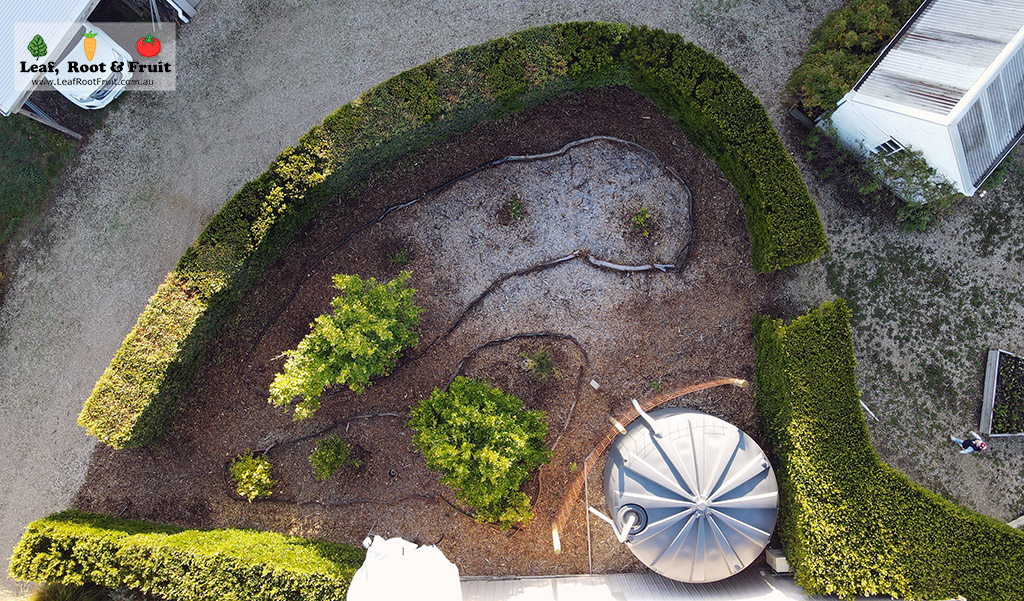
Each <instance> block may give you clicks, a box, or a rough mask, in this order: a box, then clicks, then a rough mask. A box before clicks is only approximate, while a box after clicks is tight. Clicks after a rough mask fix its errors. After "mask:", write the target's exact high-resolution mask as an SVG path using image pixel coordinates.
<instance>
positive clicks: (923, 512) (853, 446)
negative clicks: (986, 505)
mask: <svg viewBox="0 0 1024 601" xmlns="http://www.w3.org/2000/svg"><path fill="white" fill-rule="evenodd" d="M849 317H850V311H849V309H847V307H846V304H845V303H844V302H843V301H842V300H837V301H835V302H831V303H825V304H824V305H822V307H821V308H819V309H814V310H812V311H810V312H809V313H807V314H806V315H804V316H802V317H799V318H797V319H795V320H793V322H792V323H790V324H789V325H783V324H782V322H781V321H780V320H776V319H770V318H766V317H757V318H755V320H754V340H755V353H756V363H757V364H756V370H755V375H754V380H755V386H756V393H755V396H754V399H755V403H756V406H757V411H758V414H759V416H760V420H761V424H762V429H763V431H764V432H765V433H766V434H767V436H768V438H769V439H770V441H771V443H772V446H773V448H774V450H775V454H776V456H777V458H778V469H777V472H776V474H777V476H778V479H779V491H780V494H781V500H782V505H781V508H780V519H779V535H780V537H781V538H782V543H783V546H784V547H785V549H786V557H787V559H788V560H789V562H790V564H791V565H792V566H793V569H794V573H795V580H796V582H797V583H798V584H799V585H800V586H802V587H803V588H804V589H805V590H806V591H807V592H808V593H812V594H835V595H838V596H840V597H844V598H851V597H853V596H854V595H863V596H867V595H891V596H893V597H899V598H902V599H948V598H953V597H957V596H958V595H962V596H964V597H966V598H967V599H968V600H969V601H999V600H1011V599H1014V600H1015V599H1020V598H1021V597H1022V596H1024V533H1021V532H1019V531H1017V530H1014V529H1013V528H1010V527H1009V526H1007V525H1006V524H1004V523H1002V522H999V521H997V520H994V519H992V518H989V517H987V516H984V515H980V514H977V513H974V512H971V511H968V510H966V509H964V508H962V507H959V506H957V505H954V504H953V503H950V502H948V501H946V500H944V499H942V498H941V497H939V496H938V495H936V494H935V493H932V492H930V491H928V490H925V489H924V488H922V487H921V486H918V485H917V484H914V483H913V482H911V481H910V480H909V479H907V477H906V476H904V475H903V474H901V473H900V472H898V471H896V470H894V469H892V468H891V467H889V466H887V465H885V464H883V463H882V462H881V460H880V459H879V458H878V455H877V453H876V452H875V450H874V448H873V447H872V446H871V441H870V438H869V436H868V430H867V426H866V424H865V422H864V417H863V414H862V413H861V408H860V403H859V397H860V393H859V391H858V390H857V387H856V381H855V379H854V366H855V363H856V361H855V359H854V355H853V341H852V337H851V333H850V326H849Z"/></svg>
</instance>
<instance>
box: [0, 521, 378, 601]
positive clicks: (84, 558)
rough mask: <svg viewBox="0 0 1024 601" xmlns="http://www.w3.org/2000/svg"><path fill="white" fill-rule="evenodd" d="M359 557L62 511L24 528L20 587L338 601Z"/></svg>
mask: <svg viewBox="0 0 1024 601" xmlns="http://www.w3.org/2000/svg"><path fill="white" fill-rule="evenodd" d="M365 557H366V552H365V551H363V550H362V549H359V548H357V547H351V546H348V545H339V544H334V543H328V542H323V541H316V540H308V539H302V538H294V537H288V536H283V535H280V534H276V533H273V532H260V531H256V530H232V529H220V530H185V529H182V528H177V527H174V526H164V525H160V524H153V523H149V522H142V521H135V520H122V519H118V518H113V517H110V516H105V515H96V514H88V513H82V512H79V511H65V512H62V513H57V514H54V515H51V516H49V517H45V518H43V519H40V520H36V521H35V522H32V523H31V524H29V526H28V529H27V530H26V532H25V535H24V537H22V539H21V541H20V542H19V543H18V545H17V546H16V547H15V548H14V555H13V557H11V565H10V574H11V577H12V578H16V579H18V580H28V581H35V582H60V583H62V584H78V585H82V584H86V583H93V584H98V585H100V586H104V587H108V588H118V587H121V586H125V587H129V588H133V589H138V590H142V591H145V592H147V593H151V594H154V595H157V596H160V597H163V598H166V599H176V600H177V601H330V600H337V601H344V599H345V594H346V593H347V591H348V587H349V583H350V582H351V581H352V576H353V574H355V571H356V570H357V569H358V568H359V566H360V565H362V562H363V559H364V558H365Z"/></svg>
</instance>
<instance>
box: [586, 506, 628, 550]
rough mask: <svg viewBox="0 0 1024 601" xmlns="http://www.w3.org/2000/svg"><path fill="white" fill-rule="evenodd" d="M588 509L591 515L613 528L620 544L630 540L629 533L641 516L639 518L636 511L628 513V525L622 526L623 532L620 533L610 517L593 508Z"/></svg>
mask: <svg viewBox="0 0 1024 601" xmlns="http://www.w3.org/2000/svg"><path fill="white" fill-rule="evenodd" d="M587 509H588V510H589V511H590V513H592V514H594V515H596V516H597V517H599V518H601V519H602V520H604V521H606V522H608V525H610V526H611V527H612V532H614V533H615V538H617V539H619V542H620V543H625V542H626V539H627V538H629V531H630V530H632V529H633V526H636V524H637V520H638V519H639V516H637V514H636V512H635V511H629V512H627V513H626V523H625V524H623V525H622V532H619V529H618V528H617V527H616V526H615V522H614V521H613V520H612V519H611V518H610V517H608V516H606V515H605V514H603V513H601V512H600V511H598V510H596V509H594V508H593V507H588V508H587Z"/></svg>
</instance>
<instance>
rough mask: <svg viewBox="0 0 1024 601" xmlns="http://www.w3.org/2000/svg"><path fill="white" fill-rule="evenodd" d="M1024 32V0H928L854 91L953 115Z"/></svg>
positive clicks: (937, 112) (904, 104) (932, 111)
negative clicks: (959, 103) (961, 101)
mask: <svg viewBox="0 0 1024 601" xmlns="http://www.w3.org/2000/svg"><path fill="white" fill-rule="evenodd" d="M1022 30H1024V1H1022V0H926V1H925V3H924V4H923V5H922V6H921V8H920V9H918V12H917V13H916V14H915V15H914V18H912V19H911V20H910V21H909V22H908V23H907V24H906V25H905V26H904V27H903V30H902V31H900V33H899V34H898V35H897V36H896V37H895V38H894V39H893V40H892V42H890V44H889V46H888V47H887V48H886V49H885V50H884V51H883V52H882V54H881V55H880V56H879V58H878V60H876V61H875V64H874V65H872V67H871V69H869V70H868V72H867V73H866V74H865V75H864V77H863V78H861V81H860V82H859V83H858V84H857V86H855V87H854V89H855V90H856V91H857V92H858V93H859V94H863V95H866V96H870V97H874V98H878V99H881V100H888V101H891V102H895V103H897V104H900V105H903V106H907V107H913V108H917V109H921V110H924V111H928V112H931V113H936V114H938V115H948V114H949V113H950V112H951V111H952V110H953V108H954V107H955V106H956V105H957V103H958V102H960V100H961V99H963V98H964V96H966V95H967V94H968V93H969V92H970V91H971V90H972V89H973V88H974V87H976V86H978V85H980V84H982V83H984V82H983V81H982V80H983V77H982V76H983V75H984V74H985V73H986V71H987V70H988V69H989V67H990V66H991V65H992V63H993V62H995V61H996V60H997V58H999V57H1000V55H1001V54H1003V53H1004V50H1006V49H1007V47H1008V46H1009V45H1010V43H1011V41H1013V40H1014V38H1015V37H1017V36H1018V34H1019V33H1020V32H1021V31H1022Z"/></svg>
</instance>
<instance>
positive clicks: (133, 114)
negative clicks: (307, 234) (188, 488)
mask: <svg viewBox="0 0 1024 601" xmlns="http://www.w3.org/2000/svg"><path fill="white" fill-rule="evenodd" d="M838 4H840V2H839V1H838V0H828V1H827V2H813V3H810V2H796V1H791V2H785V1H781V0H763V1H761V2H756V3H751V2H741V1H740V0H697V1H695V2H688V1H666V0H660V1H653V2H652V1H650V0H643V1H641V0H629V1H626V2H622V1H620V0H588V1H587V2H567V1H558V0H555V1H551V0H538V1H532V0H531V1H519V2H512V1H497V2H490V3H485V2H465V1H460V2H452V1H450V0H443V1H440V2H431V3H413V2H385V3H345V4H344V5H336V4H333V3H320V2H308V3H304V2H297V1H294V0H290V1H289V0H283V1H279V2H270V1H266V0H263V1H261V0H210V1H209V2H207V4H206V5H205V6H204V7H203V10H202V12H201V13H200V14H199V15H198V16H197V18H196V19H195V20H194V21H193V23H191V24H189V25H187V26H185V27H184V28H183V29H181V30H180V31H179V40H178V65H179V71H178V79H177V87H178V89H177V91H175V92H170V93H163V94H156V93H153V94H133V95H128V96H126V97H125V98H123V99H122V100H121V101H120V102H119V104H118V106H117V107H116V108H114V109H113V110H111V114H110V115H108V116H107V119H106V124H105V125H104V127H103V128H102V129H100V130H98V131H96V132H95V133H94V135H93V136H92V138H91V140H90V142H89V144H88V145H87V146H86V147H84V148H83V149H82V151H81V160H80V162H79V163H78V164H77V165H76V166H75V167H74V168H73V169H72V170H71V172H70V173H69V174H68V175H67V178H68V179H67V188H66V191H65V192H64V193H63V194H62V195H61V196H60V197H59V198H57V199H56V202H55V204H54V206H53V207H52V209H51V210H50V211H49V214H48V217H47V220H46V222H47V227H46V228H45V229H46V230H47V233H46V234H45V235H40V236H37V237H36V239H33V240H30V241H29V242H28V243H26V245H27V248H26V249H25V250H26V252H25V253H24V256H25V257H26V258H25V259H24V260H22V261H21V263H20V265H19V266H18V269H17V271H16V272H15V273H14V274H12V276H11V277H12V280H11V288H10V291H9V293H8V295H7V299H6V303H5V305H4V306H3V307H2V309H0V387H2V390H3V396H2V397H0V410H2V415H3V425H2V430H0V457H3V458H4V460H5V461H4V463H3V467H2V468H0V479H2V480H3V482H4V483H5V486H4V487H3V490H2V491H0V516H2V517H0V552H2V554H3V557H4V559H3V562H2V565H3V566H6V565H7V562H8V559H9V557H10V551H11V548H12V547H13V545H14V544H15V542H16V541H17V540H18V538H19V537H20V535H21V534H22V532H23V531H24V528H25V526H26V524H27V523H28V522H29V521H31V520H33V519H36V518H38V517H41V516H43V515H46V514H47V513H50V512H52V511H55V510H60V509H63V508H65V507H66V506H67V504H68V502H69V501H70V499H71V497H72V496H73V495H74V493H75V491H76V490H77V488H78V486H79V485H80V484H81V482H82V479H83V477H84V475H85V469H86V465H87V463H88V460H89V455H90V452H91V450H92V447H93V439H91V438H88V437H86V436H85V434H84V433H83V431H82V430H81V429H80V428H78V426H77V425H76V423H75V418H76V416H77V414H78V412H79V410H80V408H81V404H82V401H83V400H84V399H85V398H86V396H88V394H89V392H90V391H91V390H92V387H93V384H94V383H95V382H96V380H97V378H98V377H99V376H100V374H101V373H102V371H103V369H104V368H105V367H106V365H107V363H108V362H109V361H110V358H111V357H112V356H113V353H114V352H115V351H116V349H117V347H118V345H119V344H120V342H121V340H122V339H123V338H124V336H125V334H127V333H128V331H129V329H130V328H131V326H132V325H133V324H134V322H135V319H136V317H137V316H138V314H139V312H140V311H141V310H142V308H143V306H144V305H145V303H146V300H147V298H148V297H149V295H150V294H152V293H153V292H154V291H155V289H156V286H157V284H158V283H159V282H160V281H161V280H162V278H163V277H164V275H165V274H166V273H167V272H168V270H170V269H171V268H172V267H173V266H174V263H175V261H176V260H177V258H178V257H179V256H180V255H181V253H182V251H183V250H184V249H185V248H186V247H187V246H188V245H189V244H190V243H191V242H192V241H193V240H194V239H195V237H196V235H197V234H198V233H199V231H200V230H201V228H202V226H203V225H204V224H205V223H206V222H207V221H208V220H209V218H210V217H211V216H212V215H213V214H214V213H215V212H216V211H217V210H218V209H219V208H220V207H221V205H222V204H223V203H224V202H225V201H226V200H227V199H228V197H229V196H230V195H231V194H232V193H233V192H234V191H235V190H237V189H238V188H239V186H241V184H242V183H244V182H246V181H248V180H249V179H251V178H253V177H254V176H255V175H257V174H258V173H260V172H261V171H262V170H263V169H264V168H265V167H266V165H267V164H268V163H269V162H270V161H271V159H273V157H274V156H275V155H276V154H277V153H278V152H279V151H280V150H282V149H283V148H285V147H286V146H288V145H289V144H291V143H293V142H294V141H295V140H296V139H297V138H298V137H299V136H300V135H301V134H302V133H304V132H305V131H306V130H308V129H309V128H310V127H312V126H313V125H315V124H316V123H318V122H319V121H320V120H321V119H322V118H323V117H324V116H325V115H327V114H328V113H330V112H332V111H333V110H334V109H336V108H337V107H339V106H341V105H342V104H344V103H346V102H348V101H351V100H353V99H355V98H356V97H357V96H358V95H359V93H360V92H362V91H363V90H365V89H367V88H369V87H371V86H373V85H375V84H377V83H380V82H381V81H383V80H385V79H387V78H388V77H390V76H392V75H394V74H396V73H399V72H401V71H403V70H405V69H408V68H411V67H414V66H416V65H419V64H421V63H423V62H425V61H427V60H430V59H432V58H435V57H438V56H441V55H443V54H446V53H448V52H450V51H453V50H456V49H458V48H461V47H464V46H468V45H471V44H477V43H480V42H484V41H487V40H489V39H493V38H495V37H499V36H502V35H506V34H508V33H511V32H514V31H518V30H520V29H523V28H526V27H530V26H535V25H543V24H548V23H556V22H564V21H574V20H600V21H620V22H627V23H632V24H638V25H640V24H642V25H649V26H652V27H658V28H662V29H665V30H668V31H673V32H677V33H680V34H682V35H683V36H684V37H685V38H687V39H689V40H691V41H694V42H696V43H698V44H699V45H701V46H702V47H704V48H706V49H707V50H709V51H711V52H712V53H714V54H716V55H718V56H719V57H721V58H722V59H723V60H725V61H726V62H727V63H728V64H729V65H730V66H731V67H732V68H733V69H735V70H736V71H737V73H739V75H740V76H741V77H742V78H743V79H744V81H745V82H746V83H747V85H749V86H750V87H751V88H752V89H753V90H754V91H755V92H756V93H757V95H758V96H759V97H760V98H761V100H762V101H763V102H764V103H765V104H766V106H768V108H769V112H770V113H771V115H772V118H773V120H774V121H775V122H776V123H779V122H781V120H782V109H781V106H780V105H779V102H778V99H777V98H778V91H779V90H780V89H781V87H782V84H783V82H784V81H785V79H786V76H787V75H788V74H789V72H790V70H791V69H792V67H793V65H794V64H795V63H796V61H797V60H798V59H799V57H800V54H801V53H802V51H803V48H804V45H805V44H806V40H807V37H808V34H809V32H810V30H811V29H812V28H813V26H814V25H816V24H817V23H818V22H820V21H821V20H822V19H823V18H824V16H825V15H826V14H827V13H828V11H829V10H831V9H832V8H833V7H834V6H836V5H838ZM4 572H6V569H5V570H4ZM25 590H26V587H24V586H20V585H19V584H17V583H15V582H13V581H11V580H8V579H6V578H5V579H4V580H3V581H2V582H0V597H6V596H13V595H15V594H17V593H19V592H24V591H25Z"/></svg>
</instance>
